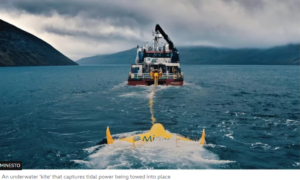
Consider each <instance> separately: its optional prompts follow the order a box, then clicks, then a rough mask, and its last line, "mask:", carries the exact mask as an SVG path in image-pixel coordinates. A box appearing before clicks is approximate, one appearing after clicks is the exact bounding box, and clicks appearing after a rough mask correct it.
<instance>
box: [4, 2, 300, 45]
mask: <svg viewBox="0 0 300 180" xmlns="http://www.w3.org/2000/svg"><path fill="white" fill-rule="evenodd" d="M0 4H1V6H0V12H1V11H2V12H6V13H8V14H9V13H13V12H17V13H20V14H30V15H34V16H40V17H42V18H44V19H45V21H46V22H47V21H48V20H47V18H49V17H53V16H59V17H61V19H63V20H64V22H65V23H64V24H59V25H58V24H55V23H54V24H53V23H52V22H51V24H47V23H45V25H44V27H43V28H42V29H41V31H44V32H47V33H51V34H55V35H58V36H69V37H73V38H74V39H78V40H80V41H82V43H83V42H84V41H88V43H89V42H90V41H93V40H94V41H95V42H98V41H102V42H103V43H105V42H110V44H111V42H116V44H118V43H120V42H126V43H127V44H133V45H134V44H136V43H138V42H144V41H148V40H150V38H151V30H152V29H154V26H155V24H157V23H158V24H161V26H162V27H163V29H165V31H166V33H167V34H169V36H170V37H171V39H172V40H173V41H174V43H175V44H176V45H177V46H180V45H189V44H190V45H216V46H224V47H269V46H276V45H282V44H287V43H299V42H300V26H299V17H300V1H299V0H285V1H282V0H249V1H248V0H209V1H207V0H184V1H180V0H172V1H171V0H170V1H159V0H154V1H129V0H122V1H115V0H103V1H98V0H84V1H80V0H64V1H62V0H43V1H41V0H0ZM71 21H72V23H73V24H72V25H73V26H72V27H69V24H70V23H71ZM73 21H75V23H74V22H73ZM106 27H113V28H115V29H117V30H116V31H114V32H111V33H103V32H97V31H99V28H103V29H105V28H106ZM128 30H130V31H128ZM132 32H134V33H135V35H133V34H132ZM124 49H126V48H124Z"/></svg>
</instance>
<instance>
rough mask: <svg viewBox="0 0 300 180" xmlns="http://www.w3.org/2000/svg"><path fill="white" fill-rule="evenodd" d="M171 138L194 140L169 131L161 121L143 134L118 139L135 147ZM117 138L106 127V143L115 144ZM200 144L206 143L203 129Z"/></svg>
mask: <svg viewBox="0 0 300 180" xmlns="http://www.w3.org/2000/svg"><path fill="white" fill-rule="evenodd" d="M171 138H176V142H177V141H193V140H191V139H188V138H185V137H183V136H181V135H178V134H171V133H169V132H167V131H166V130H165V128H164V126H163V125H162V124H160V123H155V124H153V126H152V127H151V129H150V130H149V131H148V132H146V133H142V134H136V135H133V136H128V137H125V138H122V139H118V140H119V141H125V142H128V143H130V144H132V146H133V147H135V145H136V144H139V145H143V144H146V143H150V142H154V141H159V140H169V139H171ZM115 141H116V140H114V139H113V138H112V136H111V134H110V129H109V127H107V129H106V143H107V144H113V143H114V142H115ZM198 143H199V144H200V145H205V144H206V142H205V130H204V129H203V131H202V136H201V138H200V140H199V141H198Z"/></svg>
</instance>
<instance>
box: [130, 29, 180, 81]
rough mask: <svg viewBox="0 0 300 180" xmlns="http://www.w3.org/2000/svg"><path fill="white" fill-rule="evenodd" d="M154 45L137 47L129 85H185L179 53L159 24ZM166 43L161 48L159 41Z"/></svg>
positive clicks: (155, 32)
mask: <svg viewBox="0 0 300 180" xmlns="http://www.w3.org/2000/svg"><path fill="white" fill-rule="evenodd" d="M153 36H154V38H153V43H152V45H148V43H146V44H145V45H144V46H142V47H140V46H139V45H138V46H137V55H136V60H135V64H132V65H131V71H130V72H129V75H128V79H127V81H128V85H132V86H135V85H152V84H154V85H172V86H182V85H183V78H184V77H183V72H181V68H180V63H179V62H180V60H179V52H178V50H177V49H176V47H175V46H174V44H173V42H172V41H171V39H170V38H169V37H168V35H167V34H166V33H165V32H164V31H163V29H162V28H161V27H160V25H159V24H157V25H156V27H155V31H154V32H153ZM161 38H164V39H165V41H166V43H163V45H162V46H160V42H159V39H161Z"/></svg>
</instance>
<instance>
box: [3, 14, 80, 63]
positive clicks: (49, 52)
mask: <svg viewBox="0 0 300 180" xmlns="http://www.w3.org/2000/svg"><path fill="white" fill-rule="evenodd" d="M53 65H77V63H75V62H74V61H72V60H71V59H69V58H67V57H66V56H64V55H63V54H62V53H60V52H59V51H57V50H56V49H54V48H53V47H52V46H51V45H49V44H48V43H46V42H45V41H43V40H41V39H39V38H37V37H35V36H34V35H32V34H30V33H28V32H26V31H23V30H21V29H19V28H17V27H15V26H13V25H11V24H9V23H7V22H5V21H3V20H1V19H0V66H53Z"/></svg>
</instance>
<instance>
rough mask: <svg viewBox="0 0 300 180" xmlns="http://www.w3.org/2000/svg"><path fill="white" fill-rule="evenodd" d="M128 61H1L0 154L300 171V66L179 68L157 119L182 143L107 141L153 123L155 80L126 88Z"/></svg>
mask: <svg viewBox="0 0 300 180" xmlns="http://www.w3.org/2000/svg"><path fill="white" fill-rule="evenodd" d="M129 71H130V67H129V65H105V66H104V65H102V66H57V67H1V68H0V124H1V125H0V139H1V144H0V148H1V150H0V159H1V160H21V161H23V168H25V169H60V168H67V169H68V168H70V169H76V168H80V169H82V168H84V169H85V168H96V169H106V168H111V169H129V168H131V169H203V168H209V169H212V168H213V169H214V168H218V169H219V168H221V169H222V168H225V169H299V168H300V164H299V163H300V162H299V159H300V151H299V149H300V137H299V119H300V110H299V99H300V98H299V96H300V94H299V87H300V86H299V85H300V81H299V80H300V77H299V75H300V74H299V73H300V70H299V66H238V65H232V66H229V65H182V71H183V72H184V77H185V83H184V86H182V87H171V86H168V87H167V86H158V87H157V88H156V89H155V94H154V96H153V112H154V117H155V118H156V119H157V122H158V123H161V124H163V125H164V127H165V128H166V129H167V130H168V131H169V132H170V133H174V134H180V135H182V136H185V137H188V138H190V139H192V140H195V141H198V140H199V139H200V138H201V134H202V130H203V129H205V131H206V143H207V145H205V146H203V147H202V146H200V145H199V144H198V143H197V142H180V144H179V145H176V142H175V141H176V140H175V141H172V140H169V141H166V142H157V143H150V144H146V145H145V146H138V147H136V148H133V147H132V145H131V144H128V143H126V142H120V141H116V142H115V143H114V144H112V145H105V144H103V143H100V142H104V141H103V140H104V139H105V136H106V134H105V132H106V127H107V126H109V127H110V131H111V134H112V136H113V138H114V139H118V138H122V137H126V136H128V135H133V134H138V133H143V132H145V131H147V130H149V129H150V128H151V126H152V122H151V114H150V109H149V97H150V94H151V91H152V90H153V86H137V87H132V86H127V85H126V79H127V76H128V72H129Z"/></svg>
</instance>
